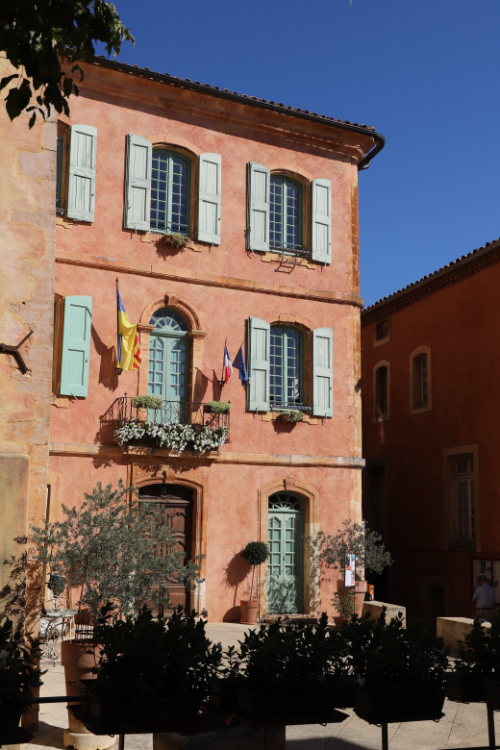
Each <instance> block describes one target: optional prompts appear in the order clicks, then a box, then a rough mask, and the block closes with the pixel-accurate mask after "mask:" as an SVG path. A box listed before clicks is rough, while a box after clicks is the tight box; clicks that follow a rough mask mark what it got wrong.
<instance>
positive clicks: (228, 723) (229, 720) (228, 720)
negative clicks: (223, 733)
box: [226, 717, 231, 727]
mask: <svg viewBox="0 0 500 750" xmlns="http://www.w3.org/2000/svg"><path fill="white" fill-rule="evenodd" d="M230 726H231V717H229V719H226V727H230Z"/></svg>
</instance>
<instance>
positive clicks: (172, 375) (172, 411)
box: [148, 308, 189, 423]
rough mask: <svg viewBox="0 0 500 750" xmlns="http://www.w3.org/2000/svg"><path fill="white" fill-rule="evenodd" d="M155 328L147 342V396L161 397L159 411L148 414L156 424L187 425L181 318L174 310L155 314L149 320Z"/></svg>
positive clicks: (185, 336) (185, 339) (184, 327)
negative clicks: (161, 401) (174, 423)
mask: <svg viewBox="0 0 500 750" xmlns="http://www.w3.org/2000/svg"><path fill="white" fill-rule="evenodd" d="M150 324H151V325H154V326H155V328H154V330H153V331H152V332H151V336H150V341H149V377H148V393H149V394H152V395H154V396H161V398H162V399H163V405H162V408H161V410H160V411H158V412H156V413H155V411H154V410H153V409H150V410H149V411H148V419H150V420H151V421H156V422H167V423H170V422H182V423H186V422H187V421H188V415H189V406H188V373H189V337H188V329H187V324H186V321H185V320H184V318H182V317H181V315H179V313H177V312H175V311H174V310H168V309H167V308H162V309H161V310H157V311H156V312H155V313H154V314H153V317H152V318H151V320H150Z"/></svg>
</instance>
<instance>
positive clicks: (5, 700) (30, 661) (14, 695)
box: [0, 618, 45, 745]
mask: <svg viewBox="0 0 500 750" xmlns="http://www.w3.org/2000/svg"><path fill="white" fill-rule="evenodd" d="M40 657H41V649H40V641H39V640H38V639H33V638H31V636H29V635H26V636H25V634H24V628H23V627H22V626H21V627H18V628H14V625H13V623H12V620H9V618H6V619H5V621H4V623H3V625H1V626H0V745H1V744H3V743H4V742H5V743H8V739H9V736H10V737H11V736H12V735H13V734H14V733H15V731H16V729H17V728H18V726H19V721H20V719H21V715H22V714H23V713H24V712H25V711H27V710H28V709H29V708H30V707H31V705H32V704H33V693H32V688H36V687H39V686H40V685H41V684H42V682H41V680H40V677H41V676H42V674H45V672H41V671H40V667H39V661H40ZM9 744H10V743H9Z"/></svg>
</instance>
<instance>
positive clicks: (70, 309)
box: [59, 297, 92, 398]
mask: <svg viewBox="0 0 500 750" xmlns="http://www.w3.org/2000/svg"><path fill="white" fill-rule="evenodd" d="M91 322H92V297H66V299H65V300H64V327H63V342H62V360H61V387H60V390H59V393H61V394H62V395H64V396H77V397H78V398H82V397H85V396H87V393H88V388H89V359H90V333H91Z"/></svg>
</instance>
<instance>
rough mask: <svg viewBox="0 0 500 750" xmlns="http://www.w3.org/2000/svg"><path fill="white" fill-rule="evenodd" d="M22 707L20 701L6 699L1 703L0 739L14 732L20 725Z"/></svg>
mask: <svg viewBox="0 0 500 750" xmlns="http://www.w3.org/2000/svg"><path fill="white" fill-rule="evenodd" d="M21 714H22V708H21V706H19V704H18V703H14V702H10V701H6V702H5V703H2V704H0V739H1V738H2V737H4V736H7V735H8V734H9V735H11V734H13V733H14V732H15V731H16V729H17V728H18V727H19V722H20V721H21Z"/></svg>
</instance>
